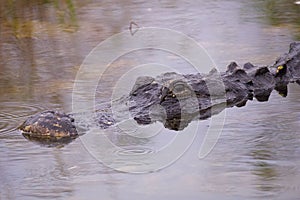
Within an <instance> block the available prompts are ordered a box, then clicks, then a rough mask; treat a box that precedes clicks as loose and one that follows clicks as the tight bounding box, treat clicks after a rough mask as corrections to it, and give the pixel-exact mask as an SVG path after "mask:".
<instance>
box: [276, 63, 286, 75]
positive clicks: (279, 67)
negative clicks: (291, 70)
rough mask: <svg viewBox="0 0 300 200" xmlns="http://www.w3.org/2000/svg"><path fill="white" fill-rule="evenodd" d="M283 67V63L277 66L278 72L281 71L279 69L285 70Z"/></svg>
mask: <svg viewBox="0 0 300 200" xmlns="http://www.w3.org/2000/svg"><path fill="white" fill-rule="evenodd" d="M283 69H284V67H283V66H282V65H279V66H278V67H277V70H276V73H279V71H280V70H283Z"/></svg>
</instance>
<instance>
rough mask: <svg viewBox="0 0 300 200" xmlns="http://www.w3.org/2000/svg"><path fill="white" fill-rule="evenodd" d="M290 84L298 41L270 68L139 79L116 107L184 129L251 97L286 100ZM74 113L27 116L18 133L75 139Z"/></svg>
mask: <svg viewBox="0 0 300 200" xmlns="http://www.w3.org/2000/svg"><path fill="white" fill-rule="evenodd" d="M294 82H295V83H298V84H299V85H300V42H293V43H291V44H290V49H289V52H288V53H285V54H283V55H282V56H280V57H279V58H278V59H277V60H276V61H275V63H274V64H272V65H269V66H255V65H253V64H251V63H249V62H248V63H246V64H244V65H243V66H242V67H241V66H239V65H238V64H237V63H235V62H232V63H230V64H229V65H228V67H227V70H226V71H225V72H218V71H217V70H216V69H215V68H214V69H212V70H211V71H210V72H209V73H207V74H203V73H198V74H186V75H182V74H178V73H175V72H168V73H164V74H161V75H159V76H157V77H155V78H154V77H150V76H142V77H139V78H137V80H136V82H135V84H134V86H133V88H132V90H131V92H130V94H128V96H125V97H123V98H121V100H119V103H124V102H125V103H126V104H127V105H128V108H129V109H128V110H129V112H130V115H131V118H132V119H134V120H135V121H136V122H137V123H138V124H141V125H147V124H151V123H154V122H157V121H159V122H162V123H163V125H164V126H165V127H166V128H168V129H171V130H183V129H184V128H185V127H186V126H187V125H188V124H189V123H190V122H191V121H193V120H202V119H207V118H209V117H211V116H212V115H215V114H218V113H220V112H221V111H222V110H223V109H225V108H229V107H234V106H236V107H241V106H245V105H246V102H247V101H248V100H253V98H256V99H257V100H258V101H268V99H269V96H270V94H271V92H272V91H273V90H276V91H278V93H279V94H280V95H281V96H283V97H286V96H287V92H288V91H287V85H288V84H289V83H294ZM104 107H105V108H99V109H97V110H96V121H97V125H98V126H99V127H100V128H103V129H106V128H109V127H111V126H114V125H117V124H118V123H120V119H117V118H116V117H115V116H114V115H113V112H112V107H111V104H110V102H108V103H107V104H106V106H104ZM75 115H76V114H75V113H74V114H66V113H63V112H60V111H51V110H47V111H43V112H40V113H37V114H35V115H33V116H31V117H29V118H28V119H27V120H25V121H24V123H22V124H21V125H20V126H19V127H18V129H19V130H21V131H22V133H23V135H24V136H25V137H26V138H28V139H34V138H35V139H39V140H40V139H42V140H46V141H50V142H56V141H60V140H63V141H68V142H70V141H71V140H72V139H74V138H76V137H78V136H79V131H78V129H77V126H76V122H75V120H74V116H75ZM127 117H128V116H127Z"/></svg>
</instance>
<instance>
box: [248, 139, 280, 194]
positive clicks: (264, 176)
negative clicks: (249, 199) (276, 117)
mask: <svg viewBox="0 0 300 200" xmlns="http://www.w3.org/2000/svg"><path fill="white" fill-rule="evenodd" d="M275 152H276V150H275V149H272V144H271V142H267V141H260V142H258V144H257V145H255V147H254V148H253V150H252V151H251V154H250V155H251V156H252V158H253V161H254V164H253V165H254V171H253V172H252V173H253V174H254V175H256V176H257V177H258V180H259V182H258V183H257V184H256V187H257V189H258V190H260V191H269V192H272V191H274V192H275V191H278V189H279V187H278V186H277V185H276V184H275V182H276V180H277V179H278V178H279V176H280V174H279V173H278V172H277V170H276V165H275V164H274V163H272V160H273V161H274V160H276V158H275Z"/></svg>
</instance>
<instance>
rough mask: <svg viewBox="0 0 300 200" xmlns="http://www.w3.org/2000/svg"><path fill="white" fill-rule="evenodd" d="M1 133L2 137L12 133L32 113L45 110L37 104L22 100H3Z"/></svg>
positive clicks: (0, 107)
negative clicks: (26, 102)
mask: <svg viewBox="0 0 300 200" xmlns="http://www.w3.org/2000/svg"><path fill="white" fill-rule="evenodd" d="M0 109H1V111H0V134H1V137H3V136H5V135H8V134H9V135H11V134H10V133H11V132H12V131H14V130H16V129H17V127H18V126H19V125H20V124H21V123H22V122H23V121H24V120H25V119H26V117H29V116H30V115H33V114H34V113H37V112H39V111H41V110H45V108H44V107H42V106H40V105H37V104H25V103H22V102H2V103H1V104H0Z"/></svg>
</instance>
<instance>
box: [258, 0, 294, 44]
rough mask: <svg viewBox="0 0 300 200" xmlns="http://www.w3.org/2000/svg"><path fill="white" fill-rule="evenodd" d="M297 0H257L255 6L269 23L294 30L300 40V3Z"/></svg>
mask: <svg viewBox="0 0 300 200" xmlns="http://www.w3.org/2000/svg"><path fill="white" fill-rule="evenodd" d="M294 2H295V0H292V1H291V0H268V1H261V0H258V1H255V3H254V4H255V8H256V9H258V10H259V11H260V12H262V14H263V16H264V17H263V18H265V20H266V21H267V23H268V24H270V25H272V26H276V27H281V28H290V29H292V30H293V34H294V35H295V39H296V40H300V34H299V33H300V5H297V4H295V3H294Z"/></svg>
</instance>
